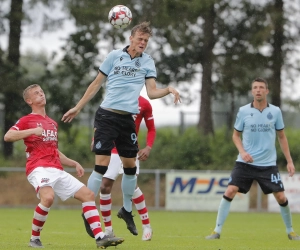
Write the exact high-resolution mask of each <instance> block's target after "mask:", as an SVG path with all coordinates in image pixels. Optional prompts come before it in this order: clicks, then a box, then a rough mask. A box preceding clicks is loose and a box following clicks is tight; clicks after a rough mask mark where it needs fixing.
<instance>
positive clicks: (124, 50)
mask: <svg viewBox="0 0 300 250" xmlns="http://www.w3.org/2000/svg"><path fill="white" fill-rule="evenodd" d="M128 47H129V45H127V46H126V47H125V48H124V49H123V52H126V53H127V54H128V55H129V56H130V58H131V55H130V54H129V53H128V51H127V49H128ZM143 53H144V52H143ZM143 53H142V54H141V55H140V56H139V57H142V56H143ZM134 58H137V57H134ZM134 58H132V59H134Z"/></svg>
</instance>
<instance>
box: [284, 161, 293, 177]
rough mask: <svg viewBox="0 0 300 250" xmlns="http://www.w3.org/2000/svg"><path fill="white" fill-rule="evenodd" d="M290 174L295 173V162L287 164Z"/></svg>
mask: <svg viewBox="0 0 300 250" xmlns="http://www.w3.org/2000/svg"><path fill="white" fill-rule="evenodd" d="M286 168H287V171H288V172H289V176H290V177H292V176H293V175H294V174H295V166H294V163H293V162H288V163H287V165H286Z"/></svg>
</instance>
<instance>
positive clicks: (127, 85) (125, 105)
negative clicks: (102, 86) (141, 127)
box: [99, 47, 156, 114]
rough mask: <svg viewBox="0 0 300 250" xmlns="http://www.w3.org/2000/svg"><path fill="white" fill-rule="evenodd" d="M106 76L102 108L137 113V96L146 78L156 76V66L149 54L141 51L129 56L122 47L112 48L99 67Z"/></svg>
mask: <svg viewBox="0 0 300 250" xmlns="http://www.w3.org/2000/svg"><path fill="white" fill-rule="evenodd" d="M99 70H100V72H102V73H103V74H104V75H106V76H107V84H106V90H105V98H104V101H103V102H102V103H101V105H100V106H101V107H102V108H112V109H117V110H123V111H127V112H130V113H132V114H138V113H139V109H138V98H139V95H140V92H141V90H142V88H143V86H144V84H145V80H146V79H148V78H156V68H155V64H154V61H153V59H152V57H151V56H149V55H148V54H146V53H142V54H141V56H140V57H136V58H131V56H130V55H129V54H128V53H127V47H126V48H124V49H119V50H113V51H112V52H110V53H109V54H108V56H107V57H106V59H105V60H104V62H103V63H102V64H101V66H100V68H99Z"/></svg>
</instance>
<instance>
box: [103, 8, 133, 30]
mask: <svg viewBox="0 0 300 250" xmlns="http://www.w3.org/2000/svg"><path fill="white" fill-rule="evenodd" d="M131 20H132V14H131V11H130V9H129V8H128V7H126V6H124V5H116V6H114V7H112V9H111V10H110V11H109V13H108V21H109V22H110V23H111V24H112V26H114V27H115V28H116V29H121V28H122V29H123V28H126V27H127V26H128V25H129V24H130V23H131Z"/></svg>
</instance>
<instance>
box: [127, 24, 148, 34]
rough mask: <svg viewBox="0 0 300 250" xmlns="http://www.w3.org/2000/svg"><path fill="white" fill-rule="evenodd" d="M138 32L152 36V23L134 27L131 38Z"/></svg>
mask: <svg viewBox="0 0 300 250" xmlns="http://www.w3.org/2000/svg"><path fill="white" fill-rule="evenodd" d="M136 32H141V33H145V34H149V35H150V36H152V29H151V28H150V22H142V23H140V24H138V25H136V26H134V27H133V28H132V30H131V36H134V35H135V33H136Z"/></svg>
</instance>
